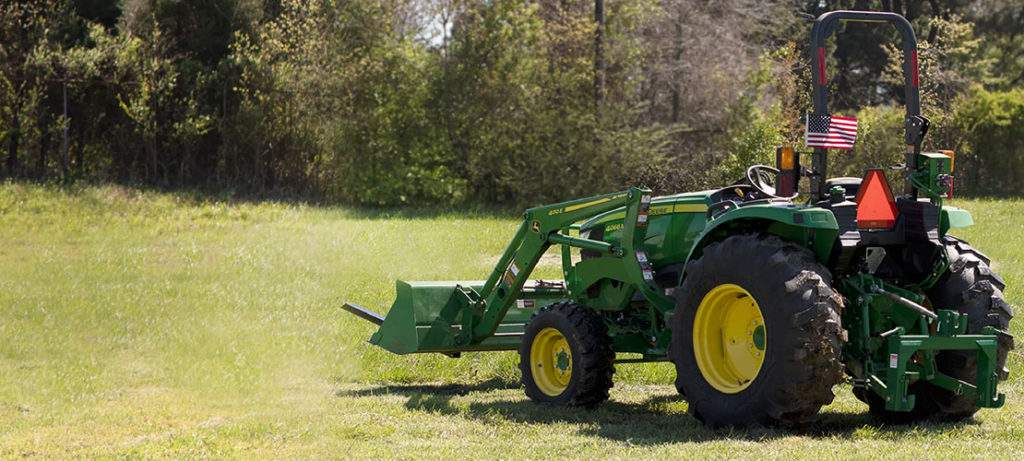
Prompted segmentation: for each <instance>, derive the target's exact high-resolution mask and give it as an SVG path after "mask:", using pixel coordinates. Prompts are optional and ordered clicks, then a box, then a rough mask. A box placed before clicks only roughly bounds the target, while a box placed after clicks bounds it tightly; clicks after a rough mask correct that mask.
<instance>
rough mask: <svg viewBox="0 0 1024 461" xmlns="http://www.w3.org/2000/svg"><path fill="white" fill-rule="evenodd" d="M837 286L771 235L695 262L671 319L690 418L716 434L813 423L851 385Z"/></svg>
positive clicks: (718, 248) (731, 241)
mask: <svg viewBox="0 0 1024 461" xmlns="http://www.w3.org/2000/svg"><path fill="white" fill-rule="evenodd" d="M830 280H831V276H830V274H829V272H828V270H827V269H825V267H824V266H822V265H821V264H819V263H818V262H817V261H816V260H815V259H814V256H813V254H811V253H810V251H808V250H807V249H805V248H802V247H799V246H797V245H794V244H792V243H789V242H786V241H784V240H782V239H780V238H778V237H775V236H769V235H755V234H746V235H736V236H732V237H729V238H727V239H725V240H723V241H721V242H716V243H712V244H710V245H708V246H707V247H706V248H705V249H704V251H703V254H702V255H701V256H700V258H698V259H696V260H694V261H692V262H690V263H689V264H688V265H687V267H686V278H685V279H684V281H683V284H682V285H681V286H680V287H679V288H678V289H676V291H675V296H676V311H675V315H674V316H673V317H672V320H671V328H672V347H671V358H672V361H673V362H675V366H676V387H677V389H678V390H679V392H680V393H682V394H683V395H685V396H686V399H687V400H688V401H689V411H690V413H691V414H692V415H693V416H694V417H696V418H697V419H698V420H700V421H702V422H704V423H705V424H707V425H708V426H711V427H721V426H739V427H747V426H771V425H788V426H792V425H801V424H806V423H809V422H812V421H814V420H815V419H816V418H817V414H818V410H819V409H820V408H821V406H823V405H827V404H829V403H831V402H832V399H833V398H834V397H835V396H834V394H833V393H832V386H834V385H835V384H838V383H839V382H840V381H842V378H843V368H842V365H841V363H840V351H841V342H842V337H843V336H844V334H845V333H844V331H843V329H842V327H841V326H840V316H839V312H840V309H841V307H842V305H841V301H840V298H839V296H838V295H837V294H836V292H835V291H834V290H833V289H832V288H831V286H830V285H829V283H830Z"/></svg>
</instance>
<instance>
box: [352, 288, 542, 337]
mask: <svg viewBox="0 0 1024 461" xmlns="http://www.w3.org/2000/svg"><path fill="white" fill-rule="evenodd" d="M483 285H484V282H482V281H462V282H454V281H446V282H406V281H402V280H399V281H397V282H396V283H395V288H396V298H395V302H394V304H392V305H391V310H389V311H388V313H387V316H386V317H385V318H384V321H383V323H381V325H380V329H378V330H377V332H376V333H374V334H373V336H371V337H370V343H371V344H376V345H378V346H380V347H383V348H384V349H387V350H389V351H391V352H394V353H396V354H409V353H414V352H441V353H446V354H454V353H458V352H463V351H480V350H510V349H516V348H518V347H519V341H520V337H521V336H522V334H523V328H524V324H525V323H526V321H527V320H529V315H530V314H531V313H532V310H530V311H521V310H518V309H510V310H509V312H508V314H507V315H506V316H505V318H504V319H503V320H502V322H501V324H500V325H499V327H498V330H497V331H496V332H495V334H494V335H493V336H491V337H489V338H487V339H486V340H484V341H483V342H481V343H479V344H473V345H465V344H462V341H461V338H460V336H461V333H462V316H463V314H464V313H466V312H467V311H468V309H469V307H468V304H469V298H467V297H466V295H465V294H463V293H462V292H461V291H460V290H459V288H458V287H460V286H461V287H463V288H472V289H473V290H477V291H479V290H480V289H481V288H482V287H483Z"/></svg>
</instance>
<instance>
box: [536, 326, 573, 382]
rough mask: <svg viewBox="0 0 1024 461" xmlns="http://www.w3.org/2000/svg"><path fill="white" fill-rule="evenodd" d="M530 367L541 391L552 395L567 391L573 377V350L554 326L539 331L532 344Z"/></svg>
mask: <svg viewBox="0 0 1024 461" xmlns="http://www.w3.org/2000/svg"><path fill="white" fill-rule="evenodd" d="M530 367H531V369H532V370H533V382H534V383H536V384H537V388H538V389H540V391H541V392H543V393H544V394H546V395H549V396H551V397H557V396H559V395H561V394H562V392H565V389H566V388H567V387H569V380H570V379H571V378H572V351H571V350H570V349H569V342H568V341H566V340H565V336H563V335H562V333H561V332H559V331H558V330H556V329H554V328H545V329H543V330H541V331H540V333H537V336H536V337H534V338H533V344H532V345H530Z"/></svg>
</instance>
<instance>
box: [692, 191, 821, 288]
mask: <svg viewBox="0 0 1024 461" xmlns="http://www.w3.org/2000/svg"><path fill="white" fill-rule="evenodd" d="M713 211H715V209H714V208H713V207H712V208H710V209H709V212H713ZM738 230H739V231H742V230H749V231H751V232H767V233H769V234H773V235H778V236H779V237H782V238H783V239H785V240H788V241H791V242H793V243H796V244H797V245H800V246H803V247H807V248H810V249H811V250H812V251H813V252H814V257H815V259H817V260H818V261H820V262H822V263H823V264H824V263H826V262H827V261H828V258H829V255H830V254H831V252H832V246H833V243H834V242H835V240H836V238H838V236H839V224H838V223H837V222H836V218H835V216H833V215H832V212H831V211H829V210H826V209H823V208H818V207H808V206H803V205H794V204H785V205H780V204H757V205H747V206H742V207H738V208H734V209H732V210H728V211H725V212H722V213H720V214H718V215H712V216H711V217H709V219H708V221H707V225H705V227H704V231H703V232H701V233H700V235H699V236H698V237H697V240H696V243H694V245H693V247H692V248H691V249H690V253H689V254H688V255H687V257H686V261H692V260H693V259H694V258H697V257H699V256H700V254H701V253H702V252H703V250H704V247H706V246H707V245H708V244H710V243H712V242H716V241H719V240H722V239H724V238H726V237H728V236H730V235H735V234H736V233H737V231H738ZM683 276H685V271H684V272H683V274H681V276H680V283H682V277H683Z"/></svg>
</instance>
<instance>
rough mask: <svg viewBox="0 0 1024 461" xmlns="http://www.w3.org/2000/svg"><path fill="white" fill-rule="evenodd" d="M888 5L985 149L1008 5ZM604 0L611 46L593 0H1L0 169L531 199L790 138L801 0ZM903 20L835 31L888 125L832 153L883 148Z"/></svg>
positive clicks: (319, 193) (842, 64) (755, 152)
mask: <svg viewBox="0 0 1024 461" xmlns="http://www.w3.org/2000/svg"><path fill="white" fill-rule="evenodd" d="M883 3H884V5H883V6H886V8H889V7H891V9H898V10H900V11H899V12H900V13H902V14H904V15H905V16H906V17H907V18H908V19H909V20H910V21H911V22H912V23H913V25H914V27H915V29H916V30H918V31H919V32H920V35H921V53H920V63H921V75H922V78H921V81H922V93H923V100H924V101H923V102H924V104H923V108H924V113H925V115H926V116H928V117H929V118H930V119H931V120H932V122H933V125H932V130H931V132H930V133H929V136H928V138H927V139H926V148H928V149H933V148H951V149H953V150H956V151H963V152H965V153H966V152H967V151H968V150H971V149H974V148H973V147H971V146H969V144H972V143H973V144H978V141H977V139H980V134H979V133H973V132H969V131H965V130H968V129H974V128H973V127H979V128H978V129H982V128H981V127H983V126H987V125H985V124H984V123H980V122H975V121H972V122H971V123H967V122H963V123H961V122H960V121H959V119H958V118H957V117H959V116H958V115H957V113H958V112H957V111H959V110H960V109H959V107H961V106H963V107H974V105H972V104H973V103H971V102H970V101H969V100H970V99H972V98H974V97H975V96H973V95H972V94H969V92H968V88H969V87H970V86H971V85H973V84H982V85H983V86H984V87H985V89H986V90H988V91H994V92H1010V91H1013V90H1014V89H1015V88H1016V87H1019V83H1020V82H1021V79H1022V78H1024V73H1022V72H1021V69H1020V67H1021V66H1020V61H1021V60H1020V59H1019V58H1020V57H1021V56H1024V46H1022V45H1021V44H1022V43H1024V42H1022V38H1021V37H1022V35H1021V34H1018V33H1017V31H1018V30H1020V27H1022V26H1024V24H1021V20H1022V19H1021V18H1022V16H1020V15H1017V14H1016V11H1017V9H1019V8H1016V6H1015V5H1016V3H1014V1H1010V0H1006V1H1002V0H1000V1H993V2H982V3H977V4H974V3H972V4H971V6H970V7H968V6H967V5H968V4H965V3H962V2H954V3H952V4H947V3H942V2H930V3H928V2H919V1H915V2H883ZM603 4H604V6H605V18H606V20H605V25H604V27H603V31H604V35H603V37H604V38H603V39H602V40H601V41H600V43H601V46H600V47H599V46H597V43H598V40H597V35H598V31H599V30H600V28H599V27H598V24H597V23H596V21H595V17H594V3H592V2H591V3H588V2H522V1H517V0H494V1H482V0H451V1H443V2H435V1H426V0H394V1H387V2H378V1H370V0H354V1H337V0H309V1H302V0H280V1H277V0H275V1H271V2H263V1H260V0H210V1H206V0H204V1H199V0H125V1H121V2H93V1H86V2H81V1H76V2H73V1H71V0H59V1H56V2H48V1H42V0H21V1H17V2H0V174H2V175H4V176H6V177H15V178H21V177H27V178H35V179H41V180H46V179H54V178H57V177H60V178H61V179H63V180H74V179H79V178H80V179H86V180H90V181H95V180H98V181H111V180H113V181H118V182H124V183H134V184H148V185H154V186H160V187H163V186H170V187H176V186H184V187H200V188H210V189H214V190H217V191H221V192H223V193H226V194H229V195H231V194H270V195H286V196H301V197H307V198H315V199H318V200H326V201H330V202H340V203H358V204H369V205H401V204H417V203H431V204H462V203H498V204H515V205H517V206H520V205H535V204H539V203H543V202H551V201H557V200H564V199H570V198H576V197H580V196H586V195H591V194H596V193H603V192H607V191H609V190H615V189H622V188H625V187H628V186H631V185H646V186H650V187H653V188H655V189H657V190H658V191H659V192H666V193H670V192H676V191H684V190H692V189H694V188H705V187H715V186H720V185H722V183H726V182H731V181H733V180H735V179H737V178H738V177H739V176H740V175H742V173H743V170H744V169H745V168H746V166H747V165H749V164H751V163H771V159H772V151H773V149H774V147H776V146H777V145H779V144H783V143H790V144H796V143H798V142H799V141H800V133H801V132H802V115H803V114H804V113H805V112H806V110H807V107H808V106H809V99H808V97H807V94H808V93H809V92H808V91H807V87H808V85H809V78H808V69H807V67H806V65H805V64H804V63H805V62H806V61H807V59H806V58H807V56H806V55H805V54H804V53H805V51H806V50H804V47H803V46H802V45H795V44H794V42H793V40H798V41H797V42H796V43H799V44H802V43H805V42H804V37H805V35H806V33H807V30H806V29H807V25H806V24H803V23H801V22H800V21H798V20H796V18H797V16H796V15H793V14H791V9H792V6H791V5H788V4H785V2H779V1H770V2H758V1H753V0H743V1H737V2H711V3H700V2H697V3H693V2H688V1H684V0H643V1H626V0H606V1H605V2H603ZM840 4H841V5H839V6H842V7H850V8H862V7H865V5H866V4H864V2H858V1H852V0H850V1H847V0H844V1H842V2H840ZM830 5H831V4H830ZM833 6H835V5H833ZM800 8H801V10H802V11H803V12H807V13H810V14H818V13H820V12H821V11H819V10H820V9H821V5H819V3H816V2H807V3H806V4H804V5H802V6H801V7H800ZM893 38H894V35H893V31H892V30H890V29H889V28H884V27H883V28H877V27H869V26H867V25H863V24H849V25H847V26H844V27H843V28H841V29H839V30H837V33H836V35H835V39H834V44H836V45H838V46H837V48H836V51H835V52H834V53H832V52H830V53H829V56H830V60H832V61H835V62H830V63H829V69H831V70H830V75H832V76H833V83H834V85H835V91H834V92H833V93H834V94H833V107H834V108H836V109H837V110H839V111H845V112H849V111H855V110H861V109H863V110H865V111H866V112H865V113H864V116H865V117H867V119H866V122H867V123H870V124H872V125H875V126H876V127H875V128H873V130H874V132H873V133H874V134H870V133H868V134H865V135H864V136H866V137H862V142H861V146H860V147H859V148H858V151H859V152H853V153H844V154H840V155H843V156H846V157H845V158H843V159H836V160H835V162H836V163H837V170H835V171H840V170H842V171H848V170H849V171H856V170H859V169H862V168H863V167H866V166H868V165H858V166H856V167H855V166H853V163H855V162H854V161H855V160H856V162H862V161H863V162H868V161H878V160H881V159H887V158H888V156H889V152H890V151H888V150H885V151H873V150H872V149H876V148H878V149H882V148H885V149H888V147H883V144H888V141H883V140H882V138H881V136H882V134H883V132H884V133H887V134H888V133H889V131H888V129H886V130H882V129H879V128H877V125H878V124H879V123H883V124H888V123H889V122H890V121H891V117H890V115H889V114H888V113H887V110H888V109H885V108H886V107H889V106H895V105H898V104H900V103H901V97H902V96H901V94H902V93H901V91H900V88H899V86H900V85H901V84H902V78H901V76H900V75H899V70H900V69H899V68H898V67H897V66H895V63H896V58H902V56H899V53H898V52H897V50H896V49H895V47H893V46H889V47H886V44H887V43H890V42H892V40H891V39H893ZM766 50H767V51H766ZM830 50H831V45H830ZM887 67H888V71H887V70H886V69H887ZM65 87H66V89H67V97H66V101H65V95H64V89H65ZM65 102H66V103H67V107H68V116H67V117H64V115H63V109H64V103H65ZM865 104H866V105H867V106H866V107H865V106H864V105H865ZM964 110H967V109H964ZM971 110H972V111H973V110H974V109H971ZM972 114H974V112H972ZM975 115H976V114H974V115H971V117H974V118H971V120H975V119H976V117H975ZM886 126H889V125H886ZM876 138H877V139H876ZM65 140H66V141H67V147H68V148H67V154H68V158H67V160H65V158H64V153H65V152H64V141H65ZM895 142H898V136H897V140H896V141H895ZM973 144H972V145H973ZM932 146H934V147H932ZM1004 146H1009V144H1005V145H1004ZM869 150H872V151H871V152H868V151H869ZM972 152H974V151H973V150H972ZM977 155H980V154H977ZM1007 155H1008V156H1010V157H1014V158H1015V157H1016V156H1019V155H1020V154H1019V153H1018V152H1012V153H1009V154H1007ZM974 158H980V157H976V154H973V153H972V154H971V155H970V156H967V155H966V154H965V157H964V161H965V164H967V165H968V166H971V165H970V162H972V161H973V160H972V159H974ZM979 162H980V160H979ZM976 163H977V164H976V165H973V166H977V167H979V168H980V167H981V163H978V162H976ZM985 164H986V165H988V164H992V165H1000V164H999V163H998V162H996V163H993V162H991V161H987V162H985ZM65 166H66V167H67V168H68V176H67V177H64V174H65V173H64V169H65ZM872 166H877V165H872ZM973 166H972V167H973ZM965 183H966V184H970V186H969V187H970V190H972V191H977V192H978V193H982V192H984V191H987V190H989V189H984V188H981V189H978V188H977V187H980V185H981V184H983V182H980V181H978V180H974V181H965ZM965 187H967V186H966V185H965ZM1000 187H1002V186H1000ZM1000 190H1003V189H1000Z"/></svg>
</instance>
